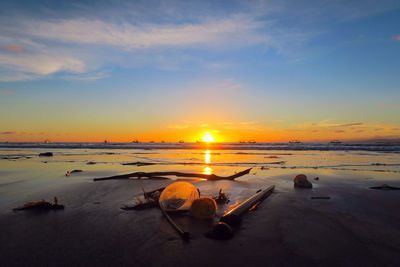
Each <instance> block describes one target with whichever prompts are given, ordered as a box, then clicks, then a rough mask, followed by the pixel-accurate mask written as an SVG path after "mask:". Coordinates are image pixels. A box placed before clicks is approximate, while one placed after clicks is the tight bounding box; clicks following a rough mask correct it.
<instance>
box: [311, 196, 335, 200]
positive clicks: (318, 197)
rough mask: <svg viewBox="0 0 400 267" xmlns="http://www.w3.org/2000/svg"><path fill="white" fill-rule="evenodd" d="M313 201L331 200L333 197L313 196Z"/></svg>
mask: <svg viewBox="0 0 400 267" xmlns="http://www.w3.org/2000/svg"><path fill="white" fill-rule="evenodd" d="M311 199H331V197H328V196H312V197H311Z"/></svg>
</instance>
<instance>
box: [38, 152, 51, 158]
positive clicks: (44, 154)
mask: <svg viewBox="0 0 400 267" xmlns="http://www.w3.org/2000/svg"><path fill="white" fill-rule="evenodd" d="M52 156H53V153H51V152H44V153H40V154H39V157H52Z"/></svg>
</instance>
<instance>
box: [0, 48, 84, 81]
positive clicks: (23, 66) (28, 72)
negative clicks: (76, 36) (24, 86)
mask: <svg viewBox="0 0 400 267" xmlns="http://www.w3.org/2000/svg"><path fill="white" fill-rule="evenodd" d="M0 62H1V63H0V67H2V68H3V69H5V70H6V71H12V72H14V73H15V76H14V77H12V76H11V77H10V78H7V77H9V76H7V77H0V80H3V81H6V80H17V79H21V78H34V77H35V76H34V75H48V74H52V73H55V72H59V71H70V72H78V73H79V72H83V71H84V70H85V64H84V63H83V62H82V61H80V60H78V59H76V58H73V57H68V56H61V55H56V54H24V55H20V54H12V55H11V54H0ZM32 74H33V75H32Z"/></svg>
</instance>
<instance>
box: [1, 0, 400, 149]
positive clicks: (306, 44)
mask: <svg viewBox="0 0 400 267" xmlns="http://www.w3.org/2000/svg"><path fill="white" fill-rule="evenodd" d="M399 29H400V2H399V1H261V0H259V1H8V2H7V1H3V3H2V8H1V10H0V113H1V115H0V119H1V121H2V123H1V126H0V133H2V134H1V135H0V140H40V139H43V138H51V139H57V140H78V139H79V140H94V139H95V140H101V139H104V138H107V136H108V137H109V136H111V137H109V138H112V137H115V139H116V140H125V139H127V138H130V137H133V136H135V137H138V136H139V137H143V138H144V139H146V138H150V139H154V138H155V136H157V133H161V134H160V135H161V136H163V137H165V139H171V140H172V139H174V138H175V136H184V137H185V138H188V139H193V138H195V137H194V132H199V131H203V130H206V131H210V132H215V133H216V134H220V135H221V139H220V140H229V141H237V140H238V139H243V138H247V136H249V137H254V138H257V139H259V140H262V141H269V140H285V139H290V138H297V139H302V140H322V139H324V136H326V138H328V139H329V138H338V139H346V138H347V139H351V138H353V139H357V138H358V139H362V138H372V137H382V136H383V137H396V136H399V135H400V131H399V130H398V128H400V121H399V119H398V115H397V114H399V111H400V106H399V104H398V103H399V100H400V90H399V89H400V75H399V72H400V30H399ZM350 124H357V125H353V126H351V127H352V129H351V130H350V129H349V128H348V127H349V126H340V125H350ZM205 125H207V126H205ZM332 127H333V128H332ZM336 127H340V129H339V130H338V129H336ZM234 131H235V133H234ZM82 133H83V134H82ZM224 135H225V137H222V136H224ZM244 135H246V137H245V136H244ZM93 136H96V138H94V137H93ZM160 138H161V137H160ZM196 138H197V137H196ZM249 139H250V138H249Z"/></svg>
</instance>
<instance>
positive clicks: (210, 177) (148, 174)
mask: <svg viewBox="0 0 400 267" xmlns="http://www.w3.org/2000/svg"><path fill="white" fill-rule="evenodd" d="M88 164H89V163H88ZM251 169H252V168H249V169H247V170H244V171H241V172H238V173H235V174H233V175H231V176H218V175H215V174H203V173H184V172H133V173H128V174H122V175H114V176H110V177H103V178H94V179H93V181H95V182H96V181H104V180H117V179H130V178H132V177H136V178H138V179H141V178H143V177H145V178H149V179H168V178H166V177H163V176H170V175H173V176H177V177H195V178H203V179H207V180H234V179H236V178H238V177H240V176H243V175H246V174H249V173H250V170H251Z"/></svg>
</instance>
